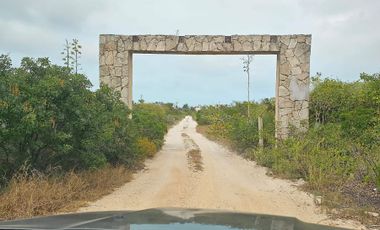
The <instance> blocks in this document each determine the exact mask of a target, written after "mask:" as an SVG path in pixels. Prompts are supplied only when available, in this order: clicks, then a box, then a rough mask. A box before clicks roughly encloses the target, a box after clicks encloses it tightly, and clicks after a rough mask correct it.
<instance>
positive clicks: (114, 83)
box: [99, 35, 132, 108]
mask: <svg viewBox="0 0 380 230" xmlns="http://www.w3.org/2000/svg"><path fill="white" fill-rule="evenodd" d="M99 40H100V44H99V75H100V84H101V85H103V84H105V85H108V86H109V87H110V88H111V89H113V90H115V91H117V92H120V94H121V101H123V102H124V103H125V104H127V105H128V106H129V107H130V108H132V52H131V51H129V50H128V49H126V48H125V42H124V41H123V40H122V39H121V37H120V36H107V35H100V39H99ZM126 43H130V42H128V41H127V42H126Z"/></svg>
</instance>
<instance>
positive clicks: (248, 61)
mask: <svg viewBox="0 0 380 230" xmlns="http://www.w3.org/2000/svg"><path fill="white" fill-rule="evenodd" d="M241 60H242V61H243V70H244V72H246V73H247V91H248V92H247V96H248V105H247V116H248V118H249V117H250V111H249V103H250V98H249V96H250V92H249V88H250V86H249V83H250V82H249V80H250V79H249V78H250V76H249V71H250V65H251V62H252V60H253V56H252V55H247V57H246V58H242V59H241Z"/></svg>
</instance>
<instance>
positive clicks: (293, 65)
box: [99, 34, 311, 139]
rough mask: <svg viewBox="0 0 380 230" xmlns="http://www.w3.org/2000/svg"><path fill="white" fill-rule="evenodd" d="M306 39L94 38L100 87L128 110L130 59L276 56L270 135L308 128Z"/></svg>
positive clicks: (204, 37) (204, 36) (297, 36)
mask: <svg viewBox="0 0 380 230" xmlns="http://www.w3.org/2000/svg"><path fill="white" fill-rule="evenodd" d="M310 47H311V35H302V34H301V35H232V36H222V35H186V36H174V35H137V36H131V35H100V46H99V71H100V82H101V84H106V85H108V86H110V87H111V88H113V89H115V90H117V91H119V92H121V96H122V97H121V99H122V101H124V102H125V103H126V104H128V105H130V106H131V95H129V94H131V88H132V54H133V53H177V54H276V55H277V56H278V63H277V65H278V72H277V84H276V85H277V89H276V135H277V137H278V138H280V139H284V138H286V137H287V136H288V135H289V133H290V129H291V126H294V127H295V128H297V129H300V130H305V129H306V128H307V126H308V123H307V122H308V116H309V115H308V113H309V110H308V100H309V98H308V97H309V75H310V73H309V69H310V52H311V50H310Z"/></svg>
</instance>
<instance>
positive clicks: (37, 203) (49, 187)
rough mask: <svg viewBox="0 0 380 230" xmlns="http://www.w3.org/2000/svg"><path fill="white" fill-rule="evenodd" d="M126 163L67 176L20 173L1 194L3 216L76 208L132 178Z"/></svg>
mask: <svg viewBox="0 0 380 230" xmlns="http://www.w3.org/2000/svg"><path fill="white" fill-rule="evenodd" d="M131 175H132V174H131V172H130V171H129V170H127V169H126V168H125V167H122V166H119V167H105V168H103V169H99V170H94V171H87V172H81V173H74V172H70V173H67V174H66V175H64V176H59V177H57V176H48V175H44V174H41V173H39V172H33V173H28V174H27V173H22V172H21V173H18V174H17V175H16V176H15V177H14V178H13V179H12V180H11V181H10V183H9V185H8V187H7V189H6V190H5V191H4V192H3V193H2V194H0V219H6V220H9V219H16V218H27V217H32V216H41V215H51V214H55V213H59V212H69V211H74V210H76V209H77V208H78V207H80V206H84V205H85V204H86V203H87V202H89V201H94V200H96V199H98V198H100V197H102V196H104V195H106V194H109V193H111V192H112V191H113V190H114V189H115V188H117V187H119V186H121V185H123V184H124V183H126V182H128V181H129V180H130V179H131V177H132V176H131Z"/></svg>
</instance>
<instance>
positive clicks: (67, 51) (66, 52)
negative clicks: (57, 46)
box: [61, 39, 70, 69]
mask: <svg viewBox="0 0 380 230" xmlns="http://www.w3.org/2000/svg"><path fill="white" fill-rule="evenodd" d="M61 54H62V55H63V58H62V60H63V64H64V65H65V66H66V67H67V68H68V69H69V68H70V44H69V41H68V40H67V39H66V43H65V45H64V48H63V51H62V52H61Z"/></svg>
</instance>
